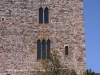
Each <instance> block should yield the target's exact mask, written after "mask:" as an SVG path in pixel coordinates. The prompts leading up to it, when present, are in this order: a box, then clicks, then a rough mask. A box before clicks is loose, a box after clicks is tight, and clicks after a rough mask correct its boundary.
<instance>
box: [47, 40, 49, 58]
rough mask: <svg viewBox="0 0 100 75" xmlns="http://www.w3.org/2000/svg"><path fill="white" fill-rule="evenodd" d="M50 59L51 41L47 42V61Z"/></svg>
mask: <svg viewBox="0 0 100 75" xmlns="http://www.w3.org/2000/svg"><path fill="white" fill-rule="evenodd" d="M49 57H50V40H49V39H48V40H47V59H49Z"/></svg>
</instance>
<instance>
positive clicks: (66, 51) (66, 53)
mask: <svg viewBox="0 0 100 75" xmlns="http://www.w3.org/2000/svg"><path fill="white" fill-rule="evenodd" d="M65 55H68V46H65Z"/></svg>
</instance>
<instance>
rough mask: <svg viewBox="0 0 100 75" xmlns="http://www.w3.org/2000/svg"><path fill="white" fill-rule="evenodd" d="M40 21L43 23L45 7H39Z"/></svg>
mask: <svg viewBox="0 0 100 75" xmlns="http://www.w3.org/2000/svg"><path fill="white" fill-rule="evenodd" d="M39 23H43V8H42V7H40V8H39Z"/></svg>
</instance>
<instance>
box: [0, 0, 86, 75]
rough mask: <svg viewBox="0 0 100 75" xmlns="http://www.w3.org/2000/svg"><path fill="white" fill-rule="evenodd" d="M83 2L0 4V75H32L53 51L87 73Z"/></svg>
mask: <svg viewBox="0 0 100 75" xmlns="http://www.w3.org/2000/svg"><path fill="white" fill-rule="evenodd" d="M83 24H84V22H83V3H82V0H0V75H31V72H32V71H36V70H37V69H39V68H41V67H40V60H43V59H47V58H48V56H49V54H50V52H52V50H56V51H57V53H58V55H60V56H61V58H60V61H61V63H62V65H64V66H70V67H71V68H74V69H75V70H76V71H77V73H80V72H83V71H85V69H86V57H85V44H84V43H85V42H84V25H83Z"/></svg>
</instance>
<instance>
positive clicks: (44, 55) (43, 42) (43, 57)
mask: <svg viewBox="0 0 100 75" xmlns="http://www.w3.org/2000/svg"><path fill="white" fill-rule="evenodd" d="M42 59H46V41H45V40H44V39H43V40H42Z"/></svg>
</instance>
